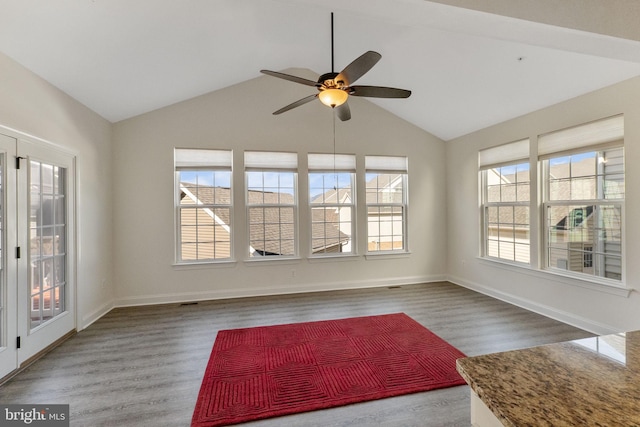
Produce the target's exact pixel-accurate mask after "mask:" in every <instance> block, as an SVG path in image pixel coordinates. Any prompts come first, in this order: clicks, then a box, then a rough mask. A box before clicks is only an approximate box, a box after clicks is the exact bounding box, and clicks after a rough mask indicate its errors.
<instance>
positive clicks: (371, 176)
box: [365, 156, 407, 252]
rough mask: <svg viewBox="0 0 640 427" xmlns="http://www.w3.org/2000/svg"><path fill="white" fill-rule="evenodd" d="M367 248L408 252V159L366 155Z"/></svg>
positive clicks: (370, 249) (376, 250)
mask: <svg viewBox="0 0 640 427" xmlns="http://www.w3.org/2000/svg"><path fill="white" fill-rule="evenodd" d="M365 169H366V178H365V179H366V200H367V251H368V252H394V251H406V250H407V242H406V240H407V239H406V230H407V224H406V223H407V158H406V157H391V156H365Z"/></svg>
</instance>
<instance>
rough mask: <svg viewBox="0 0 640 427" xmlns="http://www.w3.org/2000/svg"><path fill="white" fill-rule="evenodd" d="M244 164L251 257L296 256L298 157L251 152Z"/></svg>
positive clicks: (248, 152) (247, 153)
mask: <svg viewBox="0 0 640 427" xmlns="http://www.w3.org/2000/svg"><path fill="white" fill-rule="evenodd" d="M244 163H245V173H246V183H247V191H246V199H247V218H248V222H249V255H250V256H251V257H264V256H269V257H292V256H295V255H296V254H297V237H296V232H297V227H296V224H297V219H296V218H297V191H296V185H297V166H298V157H297V154H296V153H275V152H260V151H247V152H245V156H244Z"/></svg>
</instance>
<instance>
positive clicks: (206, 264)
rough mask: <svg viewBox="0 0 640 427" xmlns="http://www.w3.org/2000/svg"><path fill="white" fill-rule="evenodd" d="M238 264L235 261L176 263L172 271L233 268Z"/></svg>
mask: <svg viewBox="0 0 640 427" xmlns="http://www.w3.org/2000/svg"><path fill="white" fill-rule="evenodd" d="M236 264H238V262H237V261H236V260H233V259H232V260H224V261H201V262H176V263H174V264H173V269H174V270H191V269H197V268H211V267H216V268H217V267H235V266H236Z"/></svg>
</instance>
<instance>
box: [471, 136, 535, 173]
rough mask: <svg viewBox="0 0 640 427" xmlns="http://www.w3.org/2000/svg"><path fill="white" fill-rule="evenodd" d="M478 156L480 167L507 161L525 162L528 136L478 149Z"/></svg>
mask: <svg viewBox="0 0 640 427" xmlns="http://www.w3.org/2000/svg"><path fill="white" fill-rule="evenodd" d="M478 157H479V162H480V169H491V168H495V167H498V166H502V165H505V164H507V163H518V162H526V161H528V160H529V138H526V139H522V140H520V141H515V142H510V143H508V144H502V145H498V146H497V147H491V148H487V149H484V150H480V152H479V153H478Z"/></svg>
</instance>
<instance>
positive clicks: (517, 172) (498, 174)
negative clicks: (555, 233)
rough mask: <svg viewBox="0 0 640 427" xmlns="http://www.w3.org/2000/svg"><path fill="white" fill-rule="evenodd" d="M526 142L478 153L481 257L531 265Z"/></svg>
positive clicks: (527, 146) (527, 147) (527, 142)
mask: <svg viewBox="0 0 640 427" xmlns="http://www.w3.org/2000/svg"><path fill="white" fill-rule="evenodd" d="M528 157H529V140H528V139H524V140H521V141H516V142H512V143H509V144H505V145H500V146H497V147H492V148H489V149H487V150H482V151H481V152H480V172H481V183H482V185H481V189H482V197H481V199H482V219H483V256H485V257H490V258H499V259H501V260H506V261H514V262H521V263H525V264H529V262H530V245H531V241H530V238H531V236H530V221H529V218H530V215H529V210H530V206H529V204H530V203H529V201H530V193H531V190H530V188H531V186H530V181H529V180H530V176H529V161H528Z"/></svg>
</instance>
